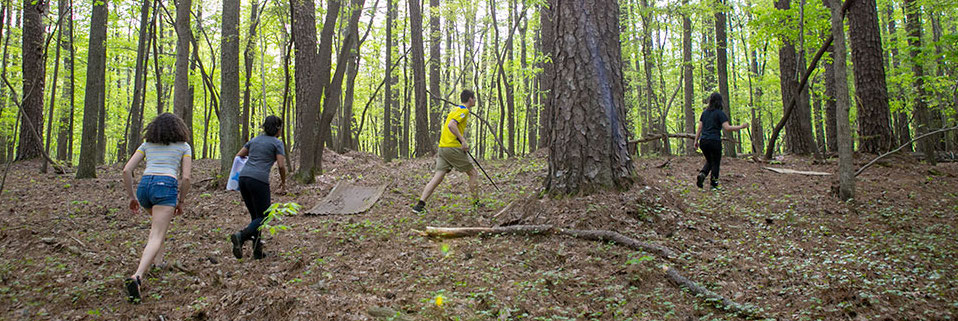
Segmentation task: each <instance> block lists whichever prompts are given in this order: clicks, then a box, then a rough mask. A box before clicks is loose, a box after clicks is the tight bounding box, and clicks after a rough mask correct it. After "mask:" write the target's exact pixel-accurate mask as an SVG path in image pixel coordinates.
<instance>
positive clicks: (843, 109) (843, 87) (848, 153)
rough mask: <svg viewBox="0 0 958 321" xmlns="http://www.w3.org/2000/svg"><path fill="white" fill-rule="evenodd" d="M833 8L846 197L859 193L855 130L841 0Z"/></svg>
mask: <svg viewBox="0 0 958 321" xmlns="http://www.w3.org/2000/svg"><path fill="white" fill-rule="evenodd" d="M830 1H831V3H832V4H831V11H832V15H831V16H832V18H831V22H832V37H834V40H833V41H832V53H833V54H834V57H835V59H834V62H833V66H832V70H833V72H834V73H835V74H834V78H835V80H836V81H835V108H836V120H837V123H836V127H838V196H839V198H841V199H842V200H848V199H852V198H854V197H855V176H854V173H853V171H854V168H852V166H854V164H853V162H854V159H853V157H854V155H853V154H852V152H853V151H852V133H851V124H850V123H849V119H848V118H849V117H848V110H849V107H850V105H851V102H850V100H851V99H850V98H849V96H848V81H846V79H848V74H847V72H846V68H845V57H846V56H847V55H846V51H845V29H844V24H843V23H842V21H843V20H844V17H843V16H842V13H841V10H842V9H841V8H842V5H841V0H830Z"/></svg>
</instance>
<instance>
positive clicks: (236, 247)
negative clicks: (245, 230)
mask: <svg viewBox="0 0 958 321" xmlns="http://www.w3.org/2000/svg"><path fill="white" fill-rule="evenodd" d="M230 242H232V243H233V256H235V257H236V258H237V259H242V258H243V238H242V237H241V236H240V233H235V234H230Z"/></svg>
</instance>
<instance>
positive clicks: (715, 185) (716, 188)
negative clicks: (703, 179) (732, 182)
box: [711, 181, 722, 191]
mask: <svg viewBox="0 0 958 321" xmlns="http://www.w3.org/2000/svg"><path fill="white" fill-rule="evenodd" d="M711 185H712V190H713V191H721V190H722V186H720V185H719V183H718V181H712V184H711Z"/></svg>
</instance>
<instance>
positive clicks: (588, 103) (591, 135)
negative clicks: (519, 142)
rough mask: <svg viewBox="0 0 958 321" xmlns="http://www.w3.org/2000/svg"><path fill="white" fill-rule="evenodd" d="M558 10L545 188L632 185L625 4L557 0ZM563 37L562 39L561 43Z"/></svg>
mask: <svg viewBox="0 0 958 321" xmlns="http://www.w3.org/2000/svg"><path fill="white" fill-rule="evenodd" d="M550 6H551V7H552V8H554V10H555V13H554V14H555V18H554V19H555V21H562V23H560V24H555V25H554V26H553V28H554V30H553V31H552V32H550V34H551V35H552V38H546V39H545V40H546V41H549V42H553V43H555V47H554V48H553V49H554V61H555V62H556V63H555V65H554V70H553V76H554V78H555V79H556V80H557V81H556V82H555V83H554V84H553V86H554V87H553V89H554V94H553V95H551V97H550V100H549V105H551V106H553V107H552V108H553V111H554V113H555V114H554V117H552V119H551V120H550V122H551V127H550V128H551V129H552V134H551V135H550V136H551V137H553V141H552V144H551V148H550V150H549V176H548V177H547V178H546V188H547V189H548V190H550V191H551V192H552V193H559V194H575V193H583V194H588V193H591V192H593V191H596V190H599V189H603V188H613V187H614V188H619V189H626V188H628V187H630V186H631V184H632V183H633V181H632V175H633V173H634V169H633V165H632V160H631V157H630V155H629V152H628V148H627V142H626V140H627V139H628V137H629V134H628V129H627V128H626V126H625V124H626V120H625V101H624V100H625V98H624V94H623V91H624V83H623V78H622V65H621V64H622V53H621V46H620V45H619V6H618V3H617V2H616V1H613V0H583V1H558V0H552V1H550ZM557 35H562V36H561V37H557Z"/></svg>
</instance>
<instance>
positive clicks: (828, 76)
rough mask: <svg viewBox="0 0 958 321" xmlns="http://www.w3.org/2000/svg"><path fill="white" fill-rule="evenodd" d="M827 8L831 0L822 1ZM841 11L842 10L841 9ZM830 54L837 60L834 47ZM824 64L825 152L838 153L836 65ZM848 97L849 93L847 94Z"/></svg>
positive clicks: (829, 62)
mask: <svg viewBox="0 0 958 321" xmlns="http://www.w3.org/2000/svg"><path fill="white" fill-rule="evenodd" d="M822 2H823V3H824V5H825V7H827V8H830V6H831V0H822ZM839 9H841V8H840V7H839ZM828 52H829V53H830V54H831V56H832V59H834V58H835V52H834V47H829V49H828ZM822 64H823V65H824V67H825V97H824V99H825V150H828V151H838V135H837V130H838V128H837V127H836V126H837V124H836V123H835V118H836V117H837V116H836V115H835V113H836V111H835V95H836V93H835V90H836V89H835V71H834V65H833V63H832V62H831V61H828V60H826V61H824V62H822ZM846 87H847V86H846ZM846 95H847V93H846Z"/></svg>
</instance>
